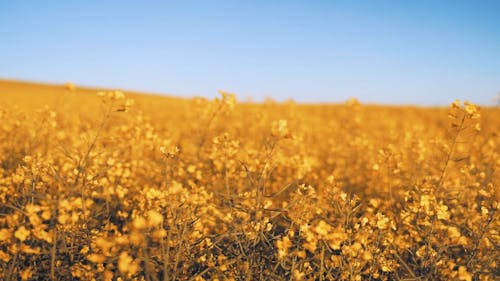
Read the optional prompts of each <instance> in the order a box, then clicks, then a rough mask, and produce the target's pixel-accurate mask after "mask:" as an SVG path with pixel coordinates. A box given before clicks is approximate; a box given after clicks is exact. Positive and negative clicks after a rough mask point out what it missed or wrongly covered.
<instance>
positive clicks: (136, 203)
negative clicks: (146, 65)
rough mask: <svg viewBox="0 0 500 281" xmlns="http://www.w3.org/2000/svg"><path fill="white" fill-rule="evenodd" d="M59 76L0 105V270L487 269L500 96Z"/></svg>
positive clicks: (63, 274)
mask: <svg viewBox="0 0 500 281" xmlns="http://www.w3.org/2000/svg"><path fill="white" fill-rule="evenodd" d="M59 91H60V92H59V93H54V96H53V98H54V100H57V101H58V102H57V103H55V102H51V100H50V97H49V98H47V97H44V98H43V100H41V99H40V100H39V102H40V103H46V104H47V105H48V106H47V107H43V106H42V107H41V109H33V107H32V103H28V101H26V100H23V99H21V100H16V101H14V100H13V101H8V102H6V103H5V104H6V106H5V107H2V108H0V118H1V119H2V122H1V123H0V139H1V141H0V279H2V280H200V281H201V280H465V281H469V280H496V278H497V277H498V274H499V266H500V265H499V264H498V261H499V260H500V250H499V245H500V234H499V229H500V220H499V213H498V202H499V201H500V188H499V186H498V185H499V183H500V175H499V173H498V170H499V168H500V161H499V159H500V136H499V134H498V132H499V131H500V127H499V126H500V123H498V122H494V121H493V120H497V119H500V111H498V108H481V109H480V108H479V107H477V106H476V105H474V104H472V103H469V102H465V103H463V104H462V103H460V102H459V101H456V102H454V103H453V104H452V105H451V106H450V108H449V109H445V108H413V107H383V106H365V105H362V104H360V103H359V102H358V101H357V100H355V99H351V100H349V101H348V102H347V103H346V104H344V105H300V104H295V103H294V102H287V103H283V104H280V103H277V102H266V103H265V104H253V103H248V104H245V103H236V99H235V96H234V95H233V94H231V93H228V92H225V91H220V95H221V97H220V98H217V99H215V100H212V101H211V100H207V99H202V98H197V99H193V100H183V99H174V98H161V97H155V96H139V95H135V96H134V95H128V94H127V95H126V94H125V93H123V92H121V91H103V92H99V93H98V97H96V96H95V94H94V95H87V93H86V92H85V89H80V88H78V90H76V88H75V87H74V85H73V84H69V83H68V84H66V85H65V87H63V88H60V87H59ZM68 92H71V93H72V94H71V95H68ZM26 95H27V96H28V95H30V94H29V93H26ZM58 95H63V96H62V97H61V96H58ZM129 96H133V97H134V99H133V100H132V99H130V98H128V97H129ZM29 97H30V98H33V99H34V100H36V99H37V96H36V95H35V94H32V95H31V96H29ZM51 97H52V96H51ZM26 99H27V98H26ZM134 100H135V102H134ZM56 105H57V106H56ZM447 112H448V116H449V117H450V119H449V120H451V124H449V123H447V122H446V121H447V119H446V114H447Z"/></svg>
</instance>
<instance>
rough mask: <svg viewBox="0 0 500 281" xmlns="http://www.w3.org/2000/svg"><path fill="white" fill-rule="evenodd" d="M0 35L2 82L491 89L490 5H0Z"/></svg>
mask: <svg viewBox="0 0 500 281" xmlns="http://www.w3.org/2000/svg"><path fill="white" fill-rule="evenodd" d="M0 38H1V43H0V78H11V79H21V80H30V81H42V82H56V83H62V82H65V81H72V82H74V83H76V84H77V85H88V86H100V87H112V88H120V89H130V90H140V91H149V92H155V93H167V94H168V93H170V94H175V95H184V96H194V95H201V96H207V97H212V96H215V95H216V92H217V90H218V89H224V90H228V91H232V92H235V93H236V94H237V96H238V98H239V99H241V100H245V99H246V98H247V97H249V96H251V97H253V99H254V100H262V99H263V98H264V97H266V96H271V97H273V98H275V99H277V100H284V99H287V98H293V99H294V100H296V101H299V102H342V101H344V100H346V99H347V98H348V97H351V96H353V97H357V98H359V99H360V100H361V101H362V102H378V103H390V104H421V105H445V104H448V103H450V102H452V101H453V100H454V99H455V98H460V99H464V100H465V99H468V100H471V101H473V102H476V103H480V104H492V101H491V100H492V97H494V96H496V95H497V94H498V92H499V91H500V1H481V0H478V1H473V0H470V1H461V0H453V1H451V0H450V1H444V0H442V1H426V0H423V1H422V0H419V1H417V0H414V1H411V0H401V1H379V0H373V1H273V0H269V1H217V0H211V1H201V0H200V1H192V0H184V1H89V0H87V1H15V0H12V1H7V0H0Z"/></svg>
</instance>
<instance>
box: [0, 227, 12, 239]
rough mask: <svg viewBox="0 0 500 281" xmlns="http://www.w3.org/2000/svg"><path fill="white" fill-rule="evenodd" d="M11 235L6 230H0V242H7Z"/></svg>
mask: <svg viewBox="0 0 500 281" xmlns="http://www.w3.org/2000/svg"><path fill="white" fill-rule="evenodd" d="M10 236H11V233H10V231H9V230H8V229H6V228H2V229H0V241H7V240H9V239H10Z"/></svg>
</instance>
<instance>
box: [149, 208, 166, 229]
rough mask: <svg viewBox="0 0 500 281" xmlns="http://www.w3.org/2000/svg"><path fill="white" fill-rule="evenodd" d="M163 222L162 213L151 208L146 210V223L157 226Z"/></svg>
mask: <svg viewBox="0 0 500 281" xmlns="http://www.w3.org/2000/svg"><path fill="white" fill-rule="evenodd" d="M162 222H163V215H162V214H160V213H159V212H157V211H154V210H151V211H149V212H148V224H149V226H152V227H154V226H159V225H161V224H162Z"/></svg>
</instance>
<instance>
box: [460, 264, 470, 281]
mask: <svg viewBox="0 0 500 281" xmlns="http://www.w3.org/2000/svg"><path fill="white" fill-rule="evenodd" d="M458 280H460V281H472V275H471V274H470V273H469V272H468V271H467V268H466V267H465V266H460V267H459V268H458Z"/></svg>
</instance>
